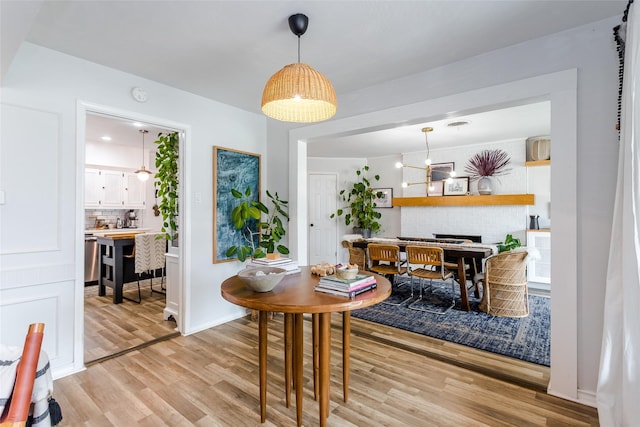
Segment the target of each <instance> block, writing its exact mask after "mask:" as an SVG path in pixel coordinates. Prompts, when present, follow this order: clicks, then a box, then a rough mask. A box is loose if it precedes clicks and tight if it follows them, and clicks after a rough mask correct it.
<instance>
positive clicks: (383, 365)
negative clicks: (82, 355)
mask: <svg viewBox="0 0 640 427" xmlns="http://www.w3.org/2000/svg"><path fill="white" fill-rule="evenodd" d="M332 321H333V322H332V324H333V326H334V329H333V331H332V332H333V333H332V354H331V365H332V368H331V406H330V415H329V418H328V425H330V426H448V425H451V426H454V425H455V426H483V425H486V426H507V425H512V426H513V425H517V426H527V425H531V426H543V425H558V426H559V425H571V426H595V425H598V421H597V414H596V410H595V409H593V408H590V407H586V406H582V405H579V404H576V403H573V402H569V401H565V400H562V399H559V398H555V397H553V396H549V395H547V394H546V393H544V392H542V391H539V390H536V387H539V386H537V385H535V384H527V385H526V386H523V385H518V384H514V383H513V382H510V381H505V380H503V379H499V378H495V377H494V376H489V375H487V374H485V373H481V372H478V371H477V370H476V369H474V370H472V369H468V368H465V367H463V365H464V364H466V363H473V362H474V361H475V362H478V364H480V365H484V366H485V368H486V369H488V368H491V367H494V368H496V369H497V370H498V371H504V372H508V373H509V374H512V375H513V376H514V377H520V376H523V377H528V378H531V379H535V378H536V377H541V378H542V377H544V375H545V373H544V370H540V369H538V368H536V366H537V365H533V366H531V364H528V363H525V362H517V361H513V359H510V360H506V359H507V358H501V357H498V356H493V355H491V354H489V353H485V352H480V351H477V350H473V349H470V348H467V347H463V346H457V345H455V344H450V343H444V342H442V341H438V340H431V339H425V337H422V336H419V335H415V334H412V333H409V332H405V331H399V330H396V329H393V328H388V327H384V326H381V325H377V324H373V323H369V322H366V321H361V320H359V319H353V320H352V338H351V387H350V397H349V402H348V403H344V402H343V401H342V383H341V379H342V374H341V342H340V338H341V334H340V333H339V329H340V326H341V325H340V323H341V319H340V317H339V316H334V318H333V319H332ZM310 329H311V328H310V322H305V365H304V379H305V384H304V394H305V401H304V413H303V425H305V426H316V425H318V404H317V402H315V401H314V400H313V385H312V371H311V369H312V363H311V346H310ZM282 331H283V321H282V315H276V316H275V318H274V319H273V320H271V321H270V322H269V340H268V345H269V356H268V364H269V369H268V383H269V384H268V395H267V401H268V407H267V422H266V423H265V424H264V425H266V426H294V425H296V415H295V414H296V411H295V404H293V403H292V405H291V407H289V408H287V407H286V406H285V396H284V389H285V387H284V360H283V349H282V344H283V336H282ZM257 336H258V331H257V322H253V321H251V320H250V319H249V318H243V319H238V320H235V321H232V322H229V323H226V324H224V325H220V326H217V327H214V328H211V329H208V330H205V331H202V332H199V333H197V334H193V335H190V336H187V337H182V336H180V337H175V338H172V339H169V340H165V341H162V342H157V343H155V344H153V345H150V346H148V347H144V348H142V349H140V350H136V351H132V352H129V353H126V354H123V355H121V356H119V357H116V358H113V359H110V360H106V361H104V362H102V363H97V364H94V365H92V366H90V367H89V368H88V369H87V370H86V371H83V372H80V373H78V374H75V375H72V376H68V377H65V378H61V379H59V380H56V381H55V385H54V397H55V398H56V399H57V400H58V401H59V402H60V404H61V406H62V410H63V414H64V420H63V422H62V425H64V426H75V425H85V426H133V425H148V426H165V425H166V426H191V425H197V426H258V425H261V424H260V414H259V392H258V366H257V363H258V349H257ZM447 359H449V360H451V361H455V360H456V359H457V360H458V362H460V363H449V362H448V361H445V360H447ZM512 361H513V362H512ZM485 368H482V369H485ZM545 381H546V379H542V380H540V379H538V382H539V383H541V384H542V383H545ZM292 400H295V399H292Z"/></svg>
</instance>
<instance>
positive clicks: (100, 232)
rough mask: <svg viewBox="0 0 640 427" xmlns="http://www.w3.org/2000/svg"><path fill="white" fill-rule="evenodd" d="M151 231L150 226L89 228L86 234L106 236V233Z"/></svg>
mask: <svg viewBox="0 0 640 427" xmlns="http://www.w3.org/2000/svg"><path fill="white" fill-rule="evenodd" d="M147 231H151V229H150V228H111V229H108V228H88V229H86V230H84V235H85V236H89V235H91V236H104V235H105V234H131V233H145V232H147Z"/></svg>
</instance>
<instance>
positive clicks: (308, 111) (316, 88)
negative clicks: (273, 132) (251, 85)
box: [262, 62, 338, 123]
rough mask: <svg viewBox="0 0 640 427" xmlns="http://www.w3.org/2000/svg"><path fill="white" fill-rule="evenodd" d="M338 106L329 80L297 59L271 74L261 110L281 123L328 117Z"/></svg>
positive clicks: (308, 121)
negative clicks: (295, 61)
mask: <svg viewBox="0 0 640 427" xmlns="http://www.w3.org/2000/svg"><path fill="white" fill-rule="evenodd" d="M337 105H338V102H337V100H336V92H335V91H334V90H333V86H332V85H331V82H330V81H329V79H327V78H326V77H325V76H324V75H322V74H321V73H319V72H317V71H316V70H314V69H313V68H311V67H310V66H309V65H307V64H303V63H300V62H298V63H295V64H290V65H286V66H285V67H284V68H282V69H281V70H280V71H278V72H277V73H275V74H274V75H273V76H271V78H270V79H269V81H268V82H267V84H266V85H265V87H264V91H263V92H262V112H263V113H264V114H266V115H267V116H269V117H271V118H274V119H276V120H281V121H284V122H298V123H310V122H320V121H322V120H327V119H330V118H331V117H333V116H334V115H335V114H336V109H337Z"/></svg>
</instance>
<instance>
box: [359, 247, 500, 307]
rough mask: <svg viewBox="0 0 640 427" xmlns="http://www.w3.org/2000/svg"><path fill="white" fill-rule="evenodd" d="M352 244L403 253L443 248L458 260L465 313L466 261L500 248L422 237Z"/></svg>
mask: <svg viewBox="0 0 640 427" xmlns="http://www.w3.org/2000/svg"><path fill="white" fill-rule="evenodd" d="M351 243H352V245H353V247H355V248H363V249H366V248H367V246H368V245H369V243H383V244H391V245H398V247H399V248H400V251H401V252H404V251H405V248H406V247H407V245H425V246H438V247H441V248H442V249H443V250H444V255H445V257H451V258H455V259H456V260H457V264H458V283H459V284H460V306H461V307H462V309H463V310H464V311H470V310H471V306H470V305H469V291H468V290H467V277H466V276H467V274H466V271H465V262H466V260H467V259H472V260H476V259H478V260H483V259H485V258H487V257H489V256H491V255H493V254H496V253H498V248H497V247H496V246H495V245H486V244H481V243H476V242H469V241H466V240H461V239H435V238H422V237H415V238H410V237H400V238H386V237H374V238H369V239H357V240H352V241H351Z"/></svg>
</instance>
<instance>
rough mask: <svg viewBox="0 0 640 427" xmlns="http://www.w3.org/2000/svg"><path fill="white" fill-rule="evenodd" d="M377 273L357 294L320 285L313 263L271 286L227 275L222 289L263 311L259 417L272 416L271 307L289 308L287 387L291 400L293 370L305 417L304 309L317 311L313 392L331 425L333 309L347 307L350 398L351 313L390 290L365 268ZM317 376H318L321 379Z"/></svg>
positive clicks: (345, 357)
mask: <svg viewBox="0 0 640 427" xmlns="http://www.w3.org/2000/svg"><path fill="white" fill-rule="evenodd" d="M360 273H361V274H367V275H372V276H374V277H375V278H376V283H377V287H376V288H374V289H372V290H371V291H367V292H364V293H362V294H359V295H357V296H355V297H353V298H349V297H342V296H336V295H332V294H327V293H324V292H319V291H316V290H315V287H316V285H317V284H318V282H319V280H320V277H319V276H317V275H313V274H311V268H310V267H308V266H307V267H300V272H299V273H295V274H289V275H286V276H284V278H283V279H282V281H281V282H280V283H278V285H277V286H276V287H275V288H274V289H273V290H271V291H269V292H255V291H252V290H251V289H249V288H248V287H247V286H246V285H245V283H244V282H243V281H242V280H241V279H240V278H239V277H238V276H237V275H236V276H232V277H229V278H228V279H226V280H224V281H223V282H222V285H221V294H222V297H223V298H224V299H226V300H227V301H229V302H231V303H233V304H236V305H239V306H241V307H245V308H247V309H251V310H256V311H258V365H259V382H260V420H261V422H262V423H264V422H266V417H267V360H268V359H267V335H268V330H267V321H268V317H269V313H270V312H275V313H284V316H285V318H284V329H285V330H284V338H285V340H284V350H285V392H286V403H287V407H288V406H289V394H290V385H291V370H293V372H292V374H293V384H294V387H295V392H296V416H297V423H298V426H300V425H301V423H302V403H303V402H302V401H303V399H302V396H303V379H302V374H303V315H304V314H311V315H312V316H313V341H314V342H313V356H314V358H313V366H314V369H313V372H314V396H316V393H317V395H318V396H317V397H318V401H319V419H320V426H326V423H327V417H328V416H329V379H330V366H331V364H330V355H331V348H330V345H331V314H332V313H340V312H341V313H342V316H343V322H342V338H343V339H342V347H343V348H342V356H343V368H342V369H343V393H344V400H345V401H346V400H347V396H348V387H349V357H350V354H349V353H350V350H349V348H350V339H349V335H350V313H351V311H352V310H357V309H360V308H365V307H369V306H371V305H374V304H377V303H379V302H382V301H384V300H385V299H387V298H388V297H389V296H390V295H391V283H390V282H389V280H387V279H386V278H384V277H383V276H380V275H377V274H374V273H371V272H365V271H361V272H360ZM316 378H317V381H316Z"/></svg>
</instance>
